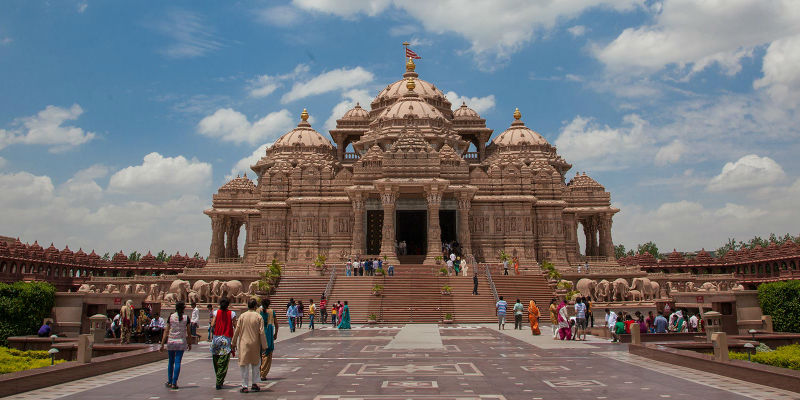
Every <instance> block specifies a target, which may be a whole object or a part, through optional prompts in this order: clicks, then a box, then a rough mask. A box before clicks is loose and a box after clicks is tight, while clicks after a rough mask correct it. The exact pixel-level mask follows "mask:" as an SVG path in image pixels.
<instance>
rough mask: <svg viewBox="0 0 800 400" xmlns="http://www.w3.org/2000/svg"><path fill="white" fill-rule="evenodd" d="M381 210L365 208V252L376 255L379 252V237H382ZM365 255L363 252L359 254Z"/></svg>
mask: <svg viewBox="0 0 800 400" xmlns="http://www.w3.org/2000/svg"><path fill="white" fill-rule="evenodd" d="M382 230H383V210H367V254H369V255H378V254H380V253H381V238H383V232H382ZM361 256H362V257H363V256H365V254H361Z"/></svg>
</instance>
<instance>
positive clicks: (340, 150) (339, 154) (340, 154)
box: [336, 141, 344, 162]
mask: <svg viewBox="0 0 800 400" xmlns="http://www.w3.org/2000/svg"><path fill="white" fill-rule="evenodd" d="M343 144H344V141H342V142H336V158H338V159H339V162H342V161H344V146H343Z"/></svg>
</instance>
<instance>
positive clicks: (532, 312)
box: [476, 275, 542, 335]
mask: <svg viewBox="0 0 800 400" xmlns="http://www.w3.org/2000/svg"><path fill="white" fill-rule="evenodd" d="M476 276H477V275H476ZM494 307H495V312H496V314H497V329H498V330H505V329H506V309H507V308H508V303H507V302H506V301H505V300H503V296H498V300H497V303H495V306H494ZM513 311H514V329H520V330H522V316H523V314H524V312H525V306H523V305H522V302H521V301H520V300H519V299H517V302H516V303H514V308H513ZM528 321H529V322H530V325H531V333H532V334H533V335H541V334H542V332H541V331H540V330H539V307H537V306H536V302H535V301H534V300H531V301H530V303H528Z"/></svg>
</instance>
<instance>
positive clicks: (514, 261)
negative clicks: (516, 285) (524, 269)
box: [503, 257, 519, 275]
mask: <svg viewBox="0 0 800 400" xmlns="http://www.w3.org/2000/svg"><path fill="white" fill-rule="evenodd" d="M511 265H512V266H513V267H514V274H515V275H519V258H517V257H513V258H511ZM508 267H509V260H508V258H504V259H503V275H508Z"/></svg>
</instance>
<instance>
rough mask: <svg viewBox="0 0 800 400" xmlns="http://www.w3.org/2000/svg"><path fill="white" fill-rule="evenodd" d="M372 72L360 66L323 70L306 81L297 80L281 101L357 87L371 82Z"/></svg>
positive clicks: (288, 101)
mask: <svg viewBox="0 0 800 400" xmlns="http://www.w3.org/2000/svg"><path fill="white" fill-rule="evenodd" d="M373 79H374V75H373V74H372V72H369V71H367V70H365V69H364V68H362V67H355V68H351V69H347V68H338V69H334V70H332V71H328V72H324V73H322V74H320V75H317V76H316V77H314V78H312V79H311V80H309V81H307V82H302V83H301V82H298V83H295V84H294V85H293V86H292V89H291V90H290V91H289V92H288V93H286V94H284V95H283V97H281V103H284V104H285V103H290V102H292V101H296V100H300V99H302V98H305V97H308V96H314V95H318V94H322V93H327V92H332V91H336V90H343V89H349V88H354V87H358V86H361V85H364V84H367V83H370V82H372V80H373Z"/></svg>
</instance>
